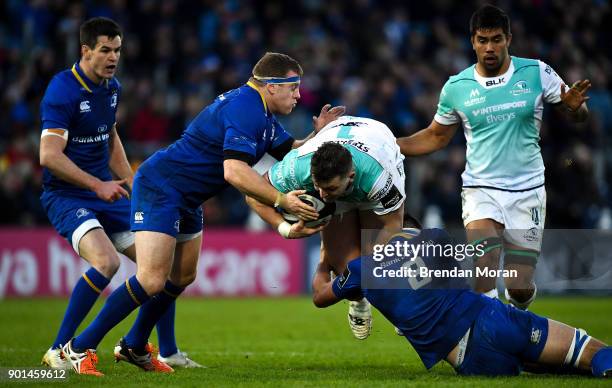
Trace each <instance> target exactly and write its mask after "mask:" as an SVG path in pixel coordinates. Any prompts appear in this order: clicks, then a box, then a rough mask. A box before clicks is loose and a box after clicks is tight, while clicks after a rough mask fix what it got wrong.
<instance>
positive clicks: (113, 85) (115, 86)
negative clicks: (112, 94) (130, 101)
mask: <svg viewBox="0 0 612 388" xmlns="http://www.w3.org/2000/svg"><path fill="white" fill-rule="evenodd" d="M108 88H109V89H112V90H121V82H119V80H118V79H117V77H113V78H111V79H110V80H109V81H108Z"/></svg>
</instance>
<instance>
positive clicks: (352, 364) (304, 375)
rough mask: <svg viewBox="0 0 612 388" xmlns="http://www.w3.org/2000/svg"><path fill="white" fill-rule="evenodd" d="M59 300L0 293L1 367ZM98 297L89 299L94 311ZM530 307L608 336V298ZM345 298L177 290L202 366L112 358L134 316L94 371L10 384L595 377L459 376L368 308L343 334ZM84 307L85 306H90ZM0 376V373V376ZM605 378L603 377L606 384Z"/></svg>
mask: <svg viewBox="0 0 612 388" xmlns="http://www.w3.org/2000/svg"><path fill="white" fill-rule="evenodd" d="M65 305H66V301H65V300H56V299H32V300H25V299H21V300H5V301H0V367H3V368H7V367H35V366H38V365H39V362H40V359H41V357H42V355H43V353H44V351H45V350H46V349H47V347H48V346H49V344H50V343H51V341H52V340H53V337H54V335H55V332H56V329H57V327H58V325H59V322H60V320H61V318H62V315H63V310H64V308H65ZM100 305H101V303H98V304H97V305H96V311H97V309H99V307H100ZM533 311H534V312H536V313H539V314H542V315H546V316H549V317H551V318H554V319H557V320H560V321H563V322H566V323H568V324H571V325H575V326H579V327H583V328H585V329H587V330H588V332H589V333H590V334H591V335H593V336H595V337H597V338H600V339H602V340H603V341H605V342H607V343H612V320H611V318H612V298H610V297H607V298H588V297H567V298H552V297H548V298H546V297H540V298H539V299H538V300H537V301H536V303H535V304H534V305H533ZM346 312H347V304H346V303H339V304H338V305H336V306H333V307H331V308H328V309H322V310H318V309H316V308H315V307H314V306H312V304H311V303H310V300H309V299H307V298H295V299H212V300H204V299H183V300H180V301H179V303H178V305H177V336H178V341H179V346H180V347H181V349H182V350H184V351H186V352H188V353H189V355H190V357H192V358H193V359H195V360H197V361H198V362H200V363H202V364H204V365H206V366H207V368H206V369H197V370H178V371H177V372H176V373H174V374H172V375H158V374H149V373H143V372H140V371H139V370H137V369H136V368H135V367H133V366H131V365H129V364H126V363H119V364H115V363H114V362H113V357H112V348H113V345H114V344H115V342H116V341H117V339H118V338H119V337H120V336H121V335H122V334H124V333H125V332H127V329H128V327H129V323H131V322H132V319H133V317H130V318H128V320H127V321H126V322H124V323H122V324H120V325H119V326H118V327H117V328H115V329H114V330H113V331H112V332H111V333H110V334H109V335H108V336H107V337H106V338H105V339H104V341H102V343H101V345H100V347H99V350H98V354H99V358H100V363H99V369H100V370H102V371H103V372H104V373H105V374H106V376H105V377H103V378H101V379H96V378H93V377H87V376H76V375H74V374H72V373H70V375H69V378H68V380H67V381H62V382H57V383H49V382H41V381H38V382H34V383H32V384H29V383H20V384H19V386H24V385H28V386H31V385H33V384H36V385H43V384H44V385H49V384H54V385H83V384H86V386H87V387H89V386H102V385H106V386H114V387H117V386H136V385H137V386H158V387H162V386H185V387H189V386H192V387H196V386H206V387H209V386H214V387H217V386H232V387H239V386H271V387H285V386H312V387H318V386H342V387H347V386H348V387H354V386H363V387H370V386H406V385H411V386H412V385H414V386H423V387H429V386H431V385H440V386H451V385H452V386H457V385H459V386H466V387H467V386H469V387H472V386H481V387H487V388H490V387H494V386H533V387H540V386H542V385H546V386H549V385H554V386H555V387H572V388H576V387H577V386H578V385H579V386H580V387H584V386H596V385H604V384H605V383H604V381H601V380H596V379H593V378H587V377H568V376H563V377H556V376H550V375H529V374H523V375H522V376H520V377H516V378H465V377H458V376H456V375H455V374H454V371H453V370H452V369H451V368H450V367H449V366H448V365H447V364H445V363H440V364H438V365H437V366H436V367H434V368H433V370H431V371H429V372H428V371H426V370H425V368H424V367H423V365H422V364H421V362H420V360H419V359H418V357H417V355H416V353H415V352H414V351H413V350H412V348H411V347H410V346H409V344H408V343H407V342H406V340H405V339H403V338H401V337H399V336H397V335H396V334H395V333H394V331H393V327H392V326H391V324H389V323H388V322H387V321H386V320H385V319H384V318H383V317H382V316H381V315H380V314H378V313H377V312H375V316H374V330H373V333H372V335H371V336H370V338H368V339H367V340H366V341H358V340H355V339H353V338H352V335H351V334H350V332H349V328H348V324H347V322H346ZM90 315H92V316H93V314H90ZM4 384H6V380H5V381H0V385H4ZM607 386H610V385H609V383H608V384H607Z"/></svg>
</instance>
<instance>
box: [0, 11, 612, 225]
mask: <svg viewBox="0 0 612 388" xmlns="http://www.w3.org/2000/svg"><path fill="white" fill-rule="evenodd" d="M480 4H482V2H477V1H466V2H455V1H451V0H431V1H429V2H427V3H426V4H423V3H420V2H403V1H375V0H356V1H350V2H348V1H341V0H326V1H323V0H300V1H292V2H287V1H280V0H279V1H248V0H245V1H240V0H226V1H221V0H201V1H195V0H192V1H187V0H184V1H181V0H164V1H156V0H138V1H127V0H108V1H107V0H105V1H94V0H85V1H67V0H53V1H52V0H30V1H18V0H7V1H5V2H2V5H0V90H1V91H2V92H1V95H0V96H1V97H0V114H1V117H2V120H0V224H11V225H45V224H47V223H48V220H47V218H46V216H45V214H44V212H43V211H42V209H41V206H40V204H39V200H38V197H39V195H40V190H41V170H40V167H39V164H38V144H39V137H40V120H39V103H40V99H41V97H42V95H43V93H44V91H45V88H46V85H47V83H48V82H49V80H50V79H51V77H52V76H53V75H54V74H55V73H56V72H58V71H60V70H62V69H64V68H66V67H69V66H71V65H72V63H74V62H75V61H77V60H78V57H79V40H78V28H79V25H80V23H82V22H83V21H84V20H86V19H87V18H89V17H93V16H107V17H110V18H112V19H114V20H116V21H117V22H118V23H119V24H120V25H121V26H122V28H123V31H124V40H123V49H122V55H121V62H120V65H119V73H118V78H119V80H120V82H121V83H122V85H123V94H122V98H121V100H120V104H119V112H118V117H117V121H118V129H119V133H120V135H121V136H122V139H123V141H124V144H125V146H126V151H127V154H128V157H129V158H130V160H131V161H132V163H133V164H134V167H137V166H138V164H139V163H140V162H141V161H142V160H144V159H145V158H146V157H147V156H149V155H150V154H151V153H153V152H154V151H155V150H157V149H159V148H161V147H164V146H165V145H167V144H169V143H170V142H172V141H174V140H175V139H177V138H178V137H180V135H181V132H182V131H183V129H184V128H185V126H186V124H187V123H188V122H189V121H190V120H191V118H193V117H194V116H195V115H196V114H197V113H198V112H199V111H200V109H201V108H202V107H204V106H205V105H207V104H208V103H210V102H211V101H212V100H213V99H214V97H215V96H216V95H218V94H219V93H221V92H223V91H225V90H228V89H232V88H234V87H237V86H239V85H241V84H243V83H244V82H246V80H247V79H248V77H249V75H250V71H251V69H252V66H253V65H254V63H255V62H256V61H257V59H258V58H259V57H261V55H262V54H263V53H264V52H265V51H278V52H283V53H287V54H290V55H291V56H293V57H294V58H296V59H298V61H300V62H301V64H302V66H303V68H304V71H305V76H304V78H303V81H302V86H301V88H300V92H301V95H302V98H301V100H300V102H299V104H298V108H297V109H296V111H295V112H294V113H292V114H291V115H290V116H288V117H284V118H281V121H282V122H283V124H284V125H285V127H286V128H287V129H288V130H289V131H290V132H291V133H293V134H294V136H295V137H296V138H301V137H303V136H305V135H306V134H307V133H309V132H310V131H311V128H312V124H311V117H312V116H313V114H317V113H318V111H319V109H320V108H321V106H322V105H323V104H325V103H333V104H343V105H346V106H347V109H348V113H350V114H353V115H360V116H368V117H372V118H375V119H377V120H380V121H383V122H385V123H386V124H387V125H389V127H390V128H392V130H393V131H394V133H395V134H396V136H406V135H409V134H411V133H414V132H415V131H417V130H419V129H420V128H423V127H425V126H427V125H428V124H429V122H430V120H431V119H432V118H433V114H434V113H435V110H436V106H437V102H438V95H439V91H440V89H441V87H442V85H443V84H444V82H445V81H446V80H447V78H448V76H450V75H452V74H456V73H457V72H459V71H461V70H463V69H464V68H465V67H467V66H469V65H470V64H472V63H473V62H474V60H475V56H474V54H473V51H472V48H471V45H470V41H469V28H468V22H469V17H470V15H471V13H472V12H473V11H474V10H475V9H476V8H477V7H478V6H479V5H480ZM495 4H496V5H498V6H500V7H501V8H503V9H505V10H506V11H507V12H508V14H509V15H510V17H511V20H512V33H513V39H512V44H511V47H510V52H511V54H512V55H517V56H523V57H529V58H539V59H542V60H543V61H545V62H547V63H548V64H550V65H551V66H552V67H553V68H554V69H555V70H556V71H557V73H559V74H560V75H561V76H562V77H563V78H564V80H565V81H566V82H567V83H568V84H571V83H573V82H574V81H576V80H579V79H583V78H589V79H591V81H592V83H593V88H592V89H591V91H590V92H589V95H590V97H591V99H590V100H589V108H590V110H591V118H590V120H589V121H588V122H587V123H585V124H582V125H577V126H576V125H570V124H568V123H566V122H565V121H564V119H563V117H562V116H560V115H558V114H557V113H556V112H554V111H553V110H552V109H550V108H548V109H546V110H545V117H544V123H543V126H542V131H541V137H542V141H541V146H542V153H543V155H544V159H545V165H546V168H547V169H546V188H547V192H548V205H547V220H546V221H547V227H554V228H591V227H610V225H609V224H610V211H609V208H610V204H611V202H612V194H611V192H610V188H609V187H608V186H609V185H608V182H611V179H610V178H611V175H612V152H609V151H610V148H611V146H612V144H611V139H612V115H611V112H612V78H611V77H612V55H611V54H612V45H610V42H609V39H610V36H612V31H611V30H612V27H611V24H610V23H606V22H605V20H609V19H610V17H611V16H612V14H611V11H610V4H609V2H608V1H606V0H592V1H570V0H567V1H562V0H519V1H509V0H508V1H499V2H495ZM460 132H461V130H459V131H458V133H457V135H456V136H455V138H454V139H453V141H452V143H451V145H450V146H449V147H448V148H446V149H445V150H443V151H440V152H437V153H435V154H433V155H430V156H428V157H422V158H410V159H408V160H407V161H406V171H407V182H406V184H407V194H408V200H407V208H408V209H409V210H410V211H411V212H412V213H413V214H415V215H416V216H418V217H420V218H422V219H424V220H425V221H426V223H427V224H429V225H446V226H460V225H461V202H460V188H461V178H460V174H461V172H462V170H463V167H464V163H465V142H464V139H463V135H462V134H461V133H460ZM204 217H205V224H206V225H243V224H244V223H245V222H246V220H247V218H248V217H249V211H248V208H247V207H246V205H245V204H244V202H243V200H242V198H241V196H240V195H239V194H238V193H237V192H236V191H234V190H227V191H226V192H225V193H224V194H223V195H221V196H220V197H219V198H216V199H213V200H210V201H209V202H207V204H206V205H205V216H204Z"/></svg>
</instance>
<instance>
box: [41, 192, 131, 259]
mask: <svg viewBox="0 0 612 388" xmlns="http://www.w3.org/2000/svg"><path fill="white" fill-rule="evenodd" d="M40 202H41V203H42V206H43V208H44V209H45V212H46V213H47V217H49V221H51V224H52V225H53V227H54V228H55V230H57V231H58V232H59V234H60V235H62V237H64V238H65V239H66V240H68V242H69V243H70V245H72V247H73V248H74V250H75V252H77V253H79V242H80V241H81V238H82V237H83V236H84V235H85V234H86V233H87V232H89V231H90V230H92V229H96V228H103V229H104V232H105V233H106V235H107V236H108V237H109V239H110V240H111V241H112V242H113V244H115V247H116V248H117V250H118V251H120V252H121V251H123V249H125V248H127V247H128V246H129V245H131V244H132V243H133V237H131V238H127V240H126V238H125V236H122V237H121V238H119V237H117V235H118V234H125V233H129V234H131V233H130V224H129V221H128V220H129V217H130V201H129V199H127V198H125V197H122V198H121V199H119V200H117V201H115V202H112V203H110V202H105V201H103V200H101V199H100V198H98V197H96V196H92V195H91V194H90V193H89V192H87V193H86V192H84V193H83V194H79V193H78V192H71V191H43V193H42V195H41V197H40ZM117 240H121V242H119V241H117ZM126 241H127V242H126ZM130 242H131V243H130ZM124 243H126V244H128V245H127V246H123V245H125V244H124ZM118 244H119V245H118Z"/></svg>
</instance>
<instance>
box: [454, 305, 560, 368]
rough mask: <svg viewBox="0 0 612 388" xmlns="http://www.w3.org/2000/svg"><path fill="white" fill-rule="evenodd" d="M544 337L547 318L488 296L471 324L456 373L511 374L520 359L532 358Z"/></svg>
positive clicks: (526, 360)
mask: <svg viewBox="0 0 612 388" xmlns="http://www.w3.org/2000/svg"><path fill="white" fill-rule="evenodd" d="M547 338H548V320H547V319H546V318H543V317H540V316H538V315H536V314H534V313H532V312H529V311H523V310H519V309H517V308H516V307H514V306H512V305H509V304H505V303H503V302H501V301H500V300H499V299H489V302H488V303H487V306H486V307H485V308H484V309H482V311H481V312H480V314H479V315H478V317H477V318H476V321H475V322H474V325H473V326H472V329H471V332H470V337H469V340H468V343H467V348H466V351H465V357H464V359H463V362H462V363H461V365H460V366H459V367H458V368H457V373H459V374H460V375H486V376H514V375H518V374H519V373H520V372H521V370H522V368H523V362H535V361H537V360H538V358H539V357H540V354H541V353H542V350H543V349H544V345H545V344H546V339H547Z"/></svg>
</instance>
